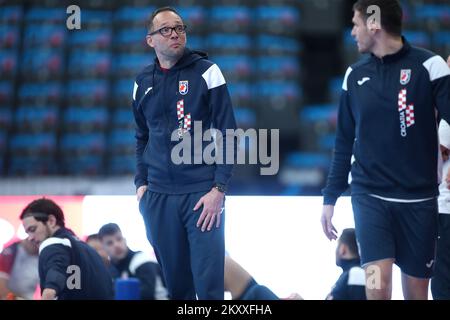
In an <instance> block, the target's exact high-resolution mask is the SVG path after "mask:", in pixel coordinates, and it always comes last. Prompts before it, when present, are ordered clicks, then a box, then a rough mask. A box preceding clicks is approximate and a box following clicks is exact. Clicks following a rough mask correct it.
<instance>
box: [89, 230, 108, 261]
mask: <svg viewBox="0 0 450 320" xmlns="http://www.w3.org/2000/svg"><path fill="white" fill-rule="evenodd" d="M85 242H86V243H87V244H88V245H90V246H91V247H92V248H93V249H94V250H95V251H97V253H98V255H99V256H100V257H101V258H102V259H103V262H104V263H105V266H107V267H109V264H110V261H109V256H108V254H107V253H106V251H105V249H104V248H103V245H102V242H101V241H100V238H99V236H98V233H94V234H91V235H89V236H87V238H86V241H85Z"/></svg>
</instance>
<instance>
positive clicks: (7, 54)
mask: <svg viewBox="0 0 450 320" xmlns="http://www.w3.org/2000/svg"><path fill="white" fill-rule="evenodd" d="M17 67H18V63H17V52H16V51H15V50H2V51H0V74H1V75H2V80H3V79H4V78H12V77H14V76H15V74H16V73H17Z"/></svg>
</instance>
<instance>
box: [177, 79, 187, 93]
mask: <svg viewBox="0 0 450 320" xmlns="http://www.w3.org/2000/svg"><path fill="white" fill-rule="evenodd" d="M188 91H189V81H187V80H183V81H180V82H179V83H178V92H179V93H180V94H182V95H185V94H186V93H188Z"/></svg>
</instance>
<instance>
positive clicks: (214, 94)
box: [194, 64, 238, 231]
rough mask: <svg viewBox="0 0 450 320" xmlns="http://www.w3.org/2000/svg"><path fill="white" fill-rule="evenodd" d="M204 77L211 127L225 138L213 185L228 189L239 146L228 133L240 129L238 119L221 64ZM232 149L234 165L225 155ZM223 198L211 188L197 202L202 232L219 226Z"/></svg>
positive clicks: (221, 194)
mask: <svg viewBox="0 0 450 320" xmlns="http://www.w3.org/2000/svg"><path fill="white" fill-rule="evenodd" d="M202 77H203V79H204V80H205V83H206V87H207V90H208V105H209V107H210V109H211V114H212V126H213V128H214V129H216V130H218V132H220V133H221V136H222V138H223V139H222V140H221V139H220V138H219V140H218V141H217V147H218V148H220V149H221V150H222V155H223V163H222V164H219V163H216V171H215V174H214V184H219V185H221V186H223V187H224V188H225V189H226V188H227V185H228V181H229V180H230V178H231V175H232V171H233V165H234V163H235V159H236V156H237V145H238V143H237V138H236V137H235V135H234V134H227V129H233V131H234V130H235V129H236V128H237V126H236V120H235V118H234V112H233V107H232V104H231V98H230V94H229V92H228V88H227V85H226V81H225V78H224V77H223V75H222V72H221V71H220V69H219V67H218V66H217V65H216V64H214V65H212V66H211V67H209V68H208V70H206V71H205V72H204V73H203V75H202ZM229 148H233V150H234V153H233V154H234V160H233V164H227V159H226V158H227V157H226V155H227V150H229ZM228 152H230V151H228ZM224 198H225V194H224V193H223V192H221V191H219V190H217V189H216V188H212V189H211V191H210V192H208V193H207V194H206V195H204V196H203V197H202V198H200V200H199V201H198V203H197V204H196V205H195V207H194V211H196V210H198V209H199V208H200V207H201V206H202V205H203V210H202V212H201V214H200V217H199V219H198V222H197V227H201V228H202V231H205V230H208V231H210V230H211V229H212V227H213V226H214V225H216V228H218V227H219V226H220V214H221V212H222V207H223V202H224Z"/></svg>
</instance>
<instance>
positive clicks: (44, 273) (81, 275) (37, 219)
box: [20, 198, 113, 300]
mask: <svg viewBox="0 0 450 320" xmlns="http://www.w3.org/2000/svg"><path fill="white" fill-rule="evenodd" d="M20 219H21V220H22V223H23V227H24V229H25V232H26V233H27V234H28V239H29V240H30V241H32V242H33V243H35V244H36V245H39V267H38V269H39V279H40V287H41V291H42V300H56V299H58V300H88V299H89V300H109V299H112V298H113V287H112V284H113V283H112V279H111V277H110V276H109V274H108V269H107V268H106V267H105V265H104V264H103V261H102V259H101V258H100V256H99V255H98V254H97V252H95V250H94V249H92V248H91V247H90V246H88V245H87V244H86V243H84V242H82V241H80V240H79V239H78V238H77V237H76V236H75V235H74V233H73V232H72V231H71V230H70V229H67V228H66V226H65V218H64V213H63V211H62V209H61V208H60V207H59V206H58V205H57V204H56V203H55V202H53V201H52V200H50V199H46V198H41V199H37V200H34V201H32V202H31V203H30V204H28V205H27V206H26V207H25V209H23V211H22V214H21V215H20Z"/></svg>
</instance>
